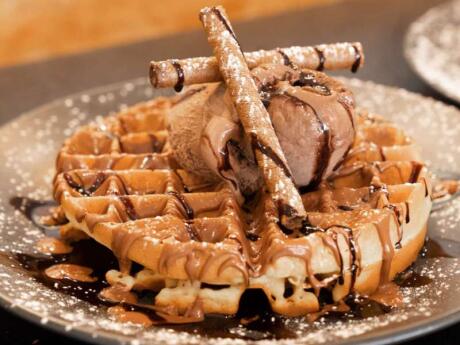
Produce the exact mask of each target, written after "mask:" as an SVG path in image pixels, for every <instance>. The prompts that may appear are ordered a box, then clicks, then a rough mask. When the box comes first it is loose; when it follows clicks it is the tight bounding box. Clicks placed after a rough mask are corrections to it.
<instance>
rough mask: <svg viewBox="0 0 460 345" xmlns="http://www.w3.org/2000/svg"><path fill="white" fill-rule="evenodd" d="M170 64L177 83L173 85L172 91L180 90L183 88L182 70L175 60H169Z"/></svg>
mask: <svg viewBox="0 0 460 345" xmlns="http://www.w3.org/2000/svg"><path fill="white" fill-rule="evenodd" d="M171 65H173V67H174V68H175V70H176V73H177V83H176V85H174V91H176V92H180V91H182V89H183V88H184V81H185V76H184V70H183V69H182V66H181V64H180V63H179V62H177V61H175V60H173V61H171Z"/></svg>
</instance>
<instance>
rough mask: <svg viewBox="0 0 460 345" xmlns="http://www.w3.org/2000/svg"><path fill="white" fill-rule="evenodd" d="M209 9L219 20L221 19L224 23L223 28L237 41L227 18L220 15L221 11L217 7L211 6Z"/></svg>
mask: <svg viewBox="0 0 460 345" xmlns="http://www.w3.org/2000/svg"><path fill="white" fill-rule="evenodd" d="M211 11H212V12H213V13H214V14H215V15H216V16H217V18H219V20H220V21H221V23H222V24H224V26H225V28H226V29H227V30H228V32H230V34H231V35H232V36H233V38H234V39H235V41H237V42H238V40H237V39H236V35H235V32H234V31H233V30H232V28H231V26H230V24H229V22H227V20H226V19H225V17H224V16H223V15H222V12H220V10H219V9H218V8H217V7H213V8H211Z"/></svg>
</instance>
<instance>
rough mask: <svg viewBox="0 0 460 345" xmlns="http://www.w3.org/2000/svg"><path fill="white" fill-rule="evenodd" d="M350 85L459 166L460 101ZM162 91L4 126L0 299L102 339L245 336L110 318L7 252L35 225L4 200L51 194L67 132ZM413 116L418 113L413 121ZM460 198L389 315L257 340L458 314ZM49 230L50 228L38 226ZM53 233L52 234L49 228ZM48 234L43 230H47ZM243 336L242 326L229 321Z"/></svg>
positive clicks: (74, 103) (63, 104)
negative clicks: (442, 253) (431, 254)
mask: <svg viewBox="0 0 460 345" xmlns="http://www.w3.org/2000/svg"><path fill="white" fill-rule="evenodd" d="M346 83H348V84H349V85H351V87H352V88H353V89H354V90H355V93H356V98H357V103H358V104H359V105H360V106H363V107H367V108H369V109H371V110H375V111H378V112H381V113H383V114H384V115H388V116H389V117H390V118H391V119H392V120H393V121H395V122H398V123H399V124H402V125H403V126H404V127H405V129H406V130H407V131H408V132H410V134H412V135H413V136H414V137H415V138H416V139H418V140H417V141H418V142H419V144H420V146H421V147H422V150H423V153H424V155H425V157H427V158H429V160H430V162H431V165H432V168H433V169H435V170H439V171H443V172H450V173H455V172H460V166H459V164H460V163H459V162H460V151H459V149H458V147H459V146H460V145H458V144H459V143H458V140H459V138H460V125H459V123H458V116H460V114H459V112H458V110H456V109H455V108H453V107H447V106H445V105H442V104H441V103H439V102H435V101H433V100H429V99H426V98H422V97H420V96H417V95H414V94H412V93H409V92H407V91H403V90H397V89H391V88H387V87H383V86H379V85H375V84H372V83H364V82H361V81H358V80H346ZM160 94H165V92H160V91H154V92H152V90H151V88H150V86H148V85H147V81H146V80H144V79H142V80H134V81H131V82H129V83H124V84H118V85H113V86H109V87H106V88H101V89H97V90H93V91H91V92H87V93H83V94H78V95H75V96H72V97H68V98H66V99H63V100H59V101H55V102H53V103H51V104H48V105H45V106H43V107H41V108H38V109H36V110H34V111H32V112H30V113H28V114H26V115H24V116H22V117H20V118H18V119H17V120H15V121H14V122H10V123H9V124H7V125H6V126H4V127H3V128H2V129H0V131H1V135H0V138H1V139H0V145H1V150H0V161H1V164H3V166H4V169H3V170H2V179H0V187H1V189H2V192H3V197H2V199H1V200H0V277H1V278H2V284H1V285H0V298H1V300H2V301H3V303H4V304H5V305H7V306H8V307H9V308H11V309H12V311H15V312H20V313H22V314H23V315H24V314H27V315H28V317H29V318H31V319H33V320H35V321H37V322H41V323H42V324H43V325H45V326H46V327H55V328H58V329H60V330H62V331H63V332H72V333H73V334H78V335H79V336H82V337H85V339H87V340H89V341H98V342H99V341H103V340H106V341H108V342H111V343H125V344H133V345H135V344H139V345H141V344H148V343H152V342H154V343H155V344H178V343H187V344H206V343H213V344H219V345H220V344H246V343H248V341H247V340H243V339H231V338H226V339H210V338H205V337H203V336H200V335H198V334H194V333H185V332H177V331H173V330H171V329H166V328H160V327H158V328H155V327H153V328H150V329H146V330H145V329H143V328H142V327H140V326H137V325H134V324H121V323H118V322H116V321H115V320H113V319H111V317H110V316H108V315H107V313H106V311H105V309H104V308H100V307H95V306H93V305H90V304H88V303H86V302H84V301H82V300H79V299H78V298H76V297H71V296H69V295H64V294H61V293H59V292H57V291H54V290H50V289H48V288H46V287H45V286H44V285H42V284H40V283H39V282H38V281H36V280H35V279H34V278H33V277H31V276H30V274H29V273H28V272H27V271H26V270H24V269H23V268H21V267H20V266H19V265H18V264H17V263H16V262H15V261H14V260H12V259H11V258H10V257H11V254H13V253H28V254H35V255H37V253H36V252H35V250H34V243H35V241H36V240H37V239H38V238H39V237H41V236H43V232H42V230H40V229H39V228H37V227H36V226H34V225H33V224H32V223H31V222H30V221H29V220H27V219H26V217H24V215H23V214H22V213H21V210H16V209H15V208H14V207H12V206H11V205H10V204H9V200H10V199H11V198H15V197H29V198H32V199H39V200H49V199H51V195H50V192H51V179H52V176H53V173H54V172H53V166H54V159H55V154H56V152H57V151H58V149H59V147H60V145H61V144H62V142H63V140H64V139H65V137H66V136H68V135H69V134H70V133H72V132H73V131H74V130H75V129H76V128H77V127H79V126H81V125H82V124H85V123H87V122H88V121H90V120H93V119H94V118H95V117H96V116H98V115H102V114H107V113H109V112H112V111H116V110H119V109H120V108H125V107H126V105H127V104H133V103H136V102H139V101H143V100H146V99H148V98H150V97H152V96H157V95H160ZM414 118H415V119H416V121H414ZM459 224H460V200H454V201H452V202H450V203H448V204H446V205H445V206H444V207H441V208H439V209H438V210H437V211H436V212H434V213H433V214H432V217H431V220H430V234H431V236H433V237H434V238H436V239H437V240H439V241H442V243H443V244H446V246H445V249H446V251H447V252H448V254H449V255H451V256H454V257H452V258H444V257H442V258H421V259H420V260H419V262H418V263H417V264H416V271H417V272H418V273H419V274H420V275H422V276H426V277H429V278H432V279H433V282H432V283H430V284H428V285H424V286H419V287H410V288H409V287H407V288H403V289H402V293H403V296H404V302H405V303H404V306H403V307H402V308H399V309H395V310H393V311H391V312H390V313H388V314H385V315H382V316H378V317H370V318H367V319H364V320H358V319H350V320H343V319H342V320H339V321H331V320H327V319H324V318H320V319H319V320H317V321H316V322H314V323H308V322H306V321H305V320H301V319H290V320H285V321H283V322H285V323H286V327H289V329H290V330H292V331H293V332H295V333H296V334H297V335H298V338H296V339H283V340H276V341H275V340H272V339H264V340H260V341H258V343H260V344H273V343H277V344H297V343H299V342H303V343H306V342H308V343H312V344H323V343H330V342H335V343H345V342H356V341H358V340H360V339H361V340H362V339H364V338H363V337H364V336H367V335H372V334H375V333H376V332H382V333H380V335H382V334H383V335H391V334H396V333H398V332H400V331H403V330H407V329H409V328H411V327H415V326H420V327H421V325H422V324H423V323H426V322H429V321H434V320H438V319H440V318H442V317H445V316H447V315H452V314H456V315H459V314H460V303H459V301H458V295H459V292H460V291H459V290H460V265H459V262H458V259H457V258H455V256H458V255H460V248H459V246H460V245H459V244H458V242H455V241H456V239H458V238H459V236H460V227H459ZM44 231H46V232H49V231H47V230H44ZM51 234H52V233H51ZM48 235H49V233H48ZM229 332H230V333H232V334H234V335H240V336H245V335H246V334H247V333H246V332H247V331H246V329H244V327H236V328H233V329H231V330H229Z"/></svg>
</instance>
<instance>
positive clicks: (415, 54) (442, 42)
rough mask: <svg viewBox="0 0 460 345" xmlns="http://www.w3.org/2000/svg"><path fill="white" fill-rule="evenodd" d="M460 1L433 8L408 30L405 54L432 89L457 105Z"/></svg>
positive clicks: (459, 80)
mask: <svg viewBox="0 0 460 345" xmlns="http://www.w3.org/2000/svg"><path fill="white" fill-rule="evenodd" d="M459 46H460V1H451V2H449V3H446V4H442V5H440V6H437V7H434V8H432V9H430V10H429V11H428V12H427V13H425V14H424V15H423V16H422V17H420V18H419V19H418V20H417V21H415V22H414V23H413V24H412V25H411V27H410V28H409V31H408V34H407V38H406V44H405V53H406V56H407V59H408V60H409V62H410V64H411V65H412V67H413V68H414V70H415V71H416V72H417V73H418V74H419V75H420V76H421V77H422V78H423V79H424V80H425V81H426V82H427V83H428V84H430V85H431V86H433V87H434V88H436V89H438V90H439V91H441V92H442V93H444V94H445V95H447V96H448V97H450V98H452V99H454V100H456V101H458V102H460V91H459V90H460V88H459V86H460V50H459V49H458V47H459Z"/></svg>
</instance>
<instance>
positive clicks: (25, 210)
mask: <svg viewBox="0 0 460 345" xmlns="http://www.w3.org/2000/svg"><path fill="white" fill-rule="evenodd" d="M9 202H10V205H11V206H13V208H14V209H15V210H18V211H19V212H21V213H22V214H23V215H24V216H25V217H26V218H27V219H28V220H30V221H31V222H32V223H33V224H34V225H35V226H37V227H38V228H40V229H42V230H49V229H50V227H49V226H46V225H43V224H42V223H41V222H40V218H41V217H42V216H48V215H49V214H50V210H51V209H52V208H53V207H56V206H57V204H56V202H55V201H53V200H34V199H30V198H27V197H20V196H16V197H13V198H11V199H10V200H9Z"/></svg>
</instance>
